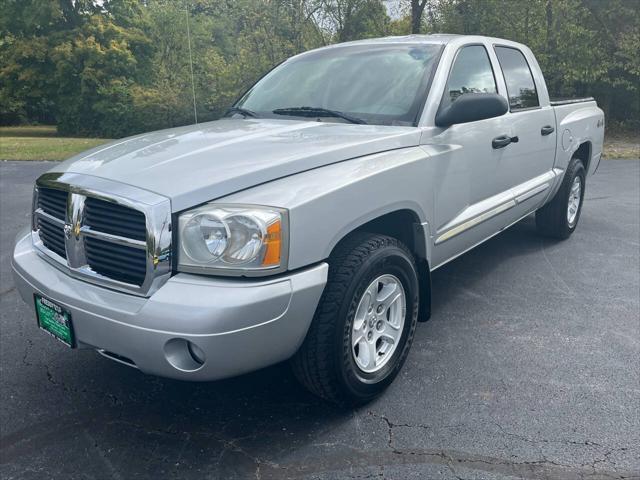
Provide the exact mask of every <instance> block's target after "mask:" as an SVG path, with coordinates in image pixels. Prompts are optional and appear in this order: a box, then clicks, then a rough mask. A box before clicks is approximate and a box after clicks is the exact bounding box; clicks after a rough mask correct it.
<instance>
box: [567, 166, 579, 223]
mask: <svg viewBox="0 0 640 480" xmlns="http://www.w3.org/2000/svg"><path fill="white" fill-rule="evenodd" d="M581 194H582V180H580V177H579V176H576V178H574V179H573V184H572V185H571V190H570V191H569V202H568V206H567V222H569V226H570V227H573V225H574V224H575V223H576V218H577V217H578V211H579V210H580V197H581V196H582V195H581Z"/></svg>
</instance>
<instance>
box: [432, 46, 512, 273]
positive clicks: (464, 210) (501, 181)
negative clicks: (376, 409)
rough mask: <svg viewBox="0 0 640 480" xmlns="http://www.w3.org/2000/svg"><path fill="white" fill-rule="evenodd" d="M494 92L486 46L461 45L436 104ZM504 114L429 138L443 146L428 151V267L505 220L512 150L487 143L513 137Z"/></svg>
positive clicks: (509, 200)
mask: <svg viewBox="0 0 640 480" xmlns="http://www.w3.org/2000/svg"><path fill="white" fill-rule="evenodd" d="M497 92H498V88H497V84H496V80H495V75H494V72H493V68H492V66H491V62H490V60H489V55H488V53H487V50H486V47H485V46H484V45H476V44H474V45H467V46H464V47H462V48H461V49H460V50H459V51H458V53H457V55H456V57H455V60H454V62H453V65H452V67H451V71H450V73H449V79H448V81H447V86H446V88H445V92H444V95H443V98H442V103H443V104H444V105H442V106H446V105H447V104H448V103H450V102H455V101H456V98H457V97H458V96H460V95H461V94H463V93H497ZM500 93H501V94H503V92H500ZM441 108H442V107H441ZM508 117H509V116H508V115H503V116H501V117H496V118H490V119H486V120H480V121H477V122H470V123H464V124H459V125H452V126H450V127H447V128H445V129H444V130H443V131H442V132H441V133H439V134H438V135H436V136H434V137H431V138H430V139H429V140H430V141H432V142H433V143H434V145H440V146H446V149H447V153H446V154H440V155H434V156H433V162H435V163H436V164H435V165H434V175H435V177H436V178H437V182H435V185H434V189H435V191H434V196H435V197H434V217H435V221H434V222H433V225H431V226H430V228H431V235H432V238H433V251H432V259H431V263H432V268H436V267H438V266H439V265H440V264H442V263H444V262H446V261H447V260H449V259H451V258H452V257H455V256H456V255H459V254H460V253H462V252H464V251H466V250H468V249H469V248H471V247H473V246H474V245H476V244H477V243H479V242H481V241H483V240H484V239H486V238H487V237H489V236H491V235H493V234H494V233H495V232H496V231H499V230H500V229H501V228H502V227H503V226H504V225H505V224H506V223H507V222H508V213H507V212H508V210H509V209H510V208H512V207H513V206H514V205H515V202H514V199H513V193H512V191H511V188H512V187H513V183H512V181H513V178H512V175H509V174H506V173H505V171H506V170H507V169H509V168H510V165H513V164H514V161H515V158H514V152H513V150H512V149H510V148H509V146H505V147H503V148H499V147H496V145H494V143H493V139H495V138H498V137H508V138H511V137H512V136H513V133H512V132H513V127H512V125H511V119H510V118H508ZM425 147H426V146H425ZM427 148H428V147H427Z"/></svg>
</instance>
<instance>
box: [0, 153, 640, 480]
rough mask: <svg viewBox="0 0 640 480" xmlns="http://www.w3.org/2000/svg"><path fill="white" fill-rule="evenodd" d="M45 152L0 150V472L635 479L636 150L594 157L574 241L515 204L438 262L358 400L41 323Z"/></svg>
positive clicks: (638, 404) (639, 347) (639, 226)
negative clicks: (402, 333) (516, 214)
mask: <svg viewBox="0 0 640 480" xmlns="http://www.w3.org/2000/svg"><path fill="white" fill-rule="evenodd" d="M50 166H51V164H48V163H45V162H4V163H0V177H1V181H0V190H1V197H0V208H1V222H0V225H1V229H0V240H1V252H0V255H1V256H0V269H1V270H0V273H1V280H0V295H1V297H0V315H1V319H0V328H1V335H0V347H1V348H0V377H1V379H0V384H1V387H0V388H1V405H2V408H1V409H0V428H1V432H0V448H1V450H0V477H1V478H3V479H11V478H16V479H17V478H19V479H32V478H33V479H40V478H64V479H72V478H82V479H102V478H114V479H124V480H128V479H133V478H153V479H156V478H181V479H204V478H210V479H235V478H256V479H271V478H276V479H279V478H305V479H343V478H386V479H431V478H437V479H447V480H448V479H465V480H470V479H508V478H509V479H511V478H527V479H534V478H535V479H538V478H539V479H549V480H561V479H562V480H571V479H582V478H585V479H613V478H640V413H639V412H640V162H639V161H636V160H624V161H623V160H620V161H616V160H608V161H603V163H602V165H601V166H600V169H599V171H598V173H597V174H596V175H595V176H594V177H591V178H590V179H589V180H588V183H587V190H586V196H585V204H584V210H583V214H582V217H581V219H580V225H579V227H578V230H577V232H576V233H575V234H574V235H573V236H572V237H571V238H570V239H569V240H568V241H565V242H557V241H553V240H549V239H546V238H543V237H541V236H539V235H537V234H536V232H535V224H534V221H533V217H528V218H526V219H525V220H523V221H522V222H520V223H519V224H517V225H515V226H514V227H512V228H511V229H509V230H508V231H506V232H504V233H502V234H500V235H498V236H497V237H495V238H494V239H492V240H490V241H489V242H487V243H485V244H483V245H482V246H480V247H478V248H477V249H475V250H473V251H472V252H470V253H468V254H466V255H464V256H462V257H460V258H459V259H457V260H455V261H453V262H451V263H450V264H448V265H446V266H444V267H442V268H441V269H439V270H438V271H436V272H434V274H433V284H434V292H433V297H434V305H433V316H432V319H431V320H430V321H429V322H427V323H425V324H420V325H419V326H418V330H417V333H416V340H415V343H414V345H413V349H412V351H411V353H410V355H409V358H408V360H407V363H406V364H405V367H404V370H403V372H402V373H401V374H400V376H399V377H398V378H397V380H396V382H395V383H394V384H393V385H392V386H391V387H390V388H389V390H388V391H387V392H386V394H385V395H383V396H382V397H381V398H379V399H378V400H376V401H375V402H373V403H371V404H370V405H367V406H365V407H362V408H360V409H358V410H355V411H344V410H339V409H337V408H334V407H332V406H329V405H327V404H325V403H323V402H321V401H319V400H317V399H315V398H314V397H312V396H311V395H309V394H307V393H306V392H305V391H303V390H302V389H301V388H300V387H298V385H297V384H296V383H295V381H294V380H293V378H292V375H291V374H290V372H289V370H288V368H287V365H278V366H275V367H271V368H268V369H265V370H262V371H259V372H256V373H253V374H250V375H246V376H243V377H240V378H235V379H231V380H226V381H221V382H215V383H208V384H197V383H184V382H178V381H172V380H165V379H160V378H154V377H150V376H145V375H144V374H142V373H140V372H139V371H137V370H135V369H132V368H128V367H125V366H123V365H120V364H117V363H114V362H112V361H110V360H107V359H105V358H103V357H101V356H99V355H98V354H97V353H95V352H93V351H90V350H73V351H72V350H69V349H68V348H66V347H64V346H63V345H61V344H60V343H58V342H55V341H54V340H52V339H51V338H50V337H48V336H47V335H46V334H44V333H43V332H40V331H39V330H38V328H37V326H36V321H35V318H34V315H33V313H32V311H31V310H30V309H29V308H28V307H27V305H25V304H24V303H23V302H22V300H21V299H20V298H19V295H18V294H17V292H16V290H15V287H14V285H13V280H12V277H11V267H10V259H11V250H12V246H13V245H12V244H13V238H14V236H15V234H16V232H17V231H18V229H19V228H21V227H23V226H25V225H27V224H28V223H29V219H30V217H29V210H30V204H31V190H32V184H33V181H34V180H35V178H36V177H37V176H38V175H40V174H41V173H42V172H44V171H45V170H47V169H48V168H49V167H50ZM176 321H180V319H176Z"/></svg>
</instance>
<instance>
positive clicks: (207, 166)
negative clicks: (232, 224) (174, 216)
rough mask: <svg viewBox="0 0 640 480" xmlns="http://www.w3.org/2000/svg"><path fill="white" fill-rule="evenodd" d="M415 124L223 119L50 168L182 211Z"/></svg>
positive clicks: (351, 152)
mask: <svg viewBox="0 0 640 480" xmlns="http://www.w3.org/2000/svg"><path fill="white" fill-rule="evenodd" d="M419 140H420V130H419V129H417V128H414V127H395V126H376V125H354V124H343V123H328V122H327V123H323V122H317V121H298V120H280V119H275V120H274V119H232V118H228V119H222V120H217V121H214V122H208V123H202V124H199V125H190V126H186V127H179V128H173V129H170V130H161V131H158V132H152V133H147V134H144V135H137V136H135V137H130V138H126V139H121V140H116V141H114V142H111V143H108V144H105V145H101V146H99V147H96V148H94V149H92V150H88V151H86V152H83V153H81V154H79V155H76V156H75V157H72V158H70V159H69V160H67V161H65V162H63V163H61V164H59V165H57V166H56V167H54V168H53V169H52V170H51V171H53V172H70V173H79V174H85V175H93V176H97V177H101V178H106V179H109V180H114V181H117V182H122V183H126V184H129V185H134V186H136V187H140V188H144V189H147V190H150V191H152V192H155V193H159V194H160V195H165V196H167V197H169V198H170V199H171V204H172V209H173V210H174V211H180V210H183V209H185V208H188V207H191V206H193V205H197V204H200V203H203V202H207V201H209V200H214V199H217V198H220V197H223V196H225V195H229V194H231V193H234V192H237V191H239V190H243V189H246V188H249V187H252V186H255V185H258V184H261V183H264V182H269V181H271V180H275V179H277V178H281V177H285V176H288V175H292V174H295V173H299V172H303V171H305V170H309V169H313V168H317V167H321V166H325V165H329V164H331V163H335V162H340V161H343V160H348V159H351V158H356V157H361V156H363V155H369V154H372V153H377V152H382V151H385V150H393V149H398V148H406V147H411V146H414V145H417V144H418V143H419Z"/></svg>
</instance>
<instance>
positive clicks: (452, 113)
mask: <svg viewBox="0 0 640 480" xmlns="http://www.w3.org/2000/svg"><path fill="white" fill-rule="evenodd" d="M508 111H509V104H508V103H507V101H506V100H505V98H504V97H502V96H500V95H498V94H497V93H463V94H462V95H460V96H459V97H458V98H456V99H455V101H453V102H452V103H450V104H449V105H447V106H446V107H444V108H442V107H440V109H439V110H438V113H437V114H436V125H437V126H438V127H449V126H451V125H455V124H457V123H468V122H476V121H478V120H485V119H487V118H494V117H499V116H501V115H504V114H505V113H507V112H508Z"/></svg>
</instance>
